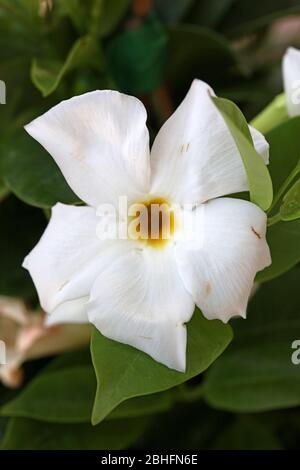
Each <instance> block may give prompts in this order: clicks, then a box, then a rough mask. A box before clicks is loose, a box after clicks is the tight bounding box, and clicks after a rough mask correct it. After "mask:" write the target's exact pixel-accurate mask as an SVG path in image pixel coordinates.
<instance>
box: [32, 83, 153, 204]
mask: <svg viewBox="0 0 300 470" xmlns="http://www.w3.org/2000/svg"><path fill="white" fill-rule="evenodd" d="M146 118H147V115H146V111H145V108H144V106H143V104H142V103H141V102H140V101H139V100H138V99H137V98H134V97H132V96H128V95H124V94H122V93H119V92H117V91H108V90H104V91H100V90H97V91H94V92H91V93H86V94H84V95H81V96H76V97H74V98H71V99H70V100H67V101H62V102H61V103H60V104H58V105H57V106H54V107H53V108H52V109H50V111H48V112H46V113H45V114H43V115H42V116H40V117H39V118H37V119H35V120H34V121H32V122H31V123H30V124H28V125H27V126H26V127H25V129H26V130H27V132H28V133H29V134H30V135H31V136H32V137H34V138H35V139H36V140H37V141H38V142H40V144H42V145H43V147H45V149H46V150H47V151H48V152H49V153H50V154H51V155H52V157H53V158H54V160H55V161H56V163H57V164H58V166H59V168H60V169H61V171H62V173H63V175H64V176H65V178H66V180H67V182H68V184H69V185H70V186H71V188H72V189H73V191H74V192H75V193H76V194H77V195H78V196H79V197H80V198H81V199H82V200H83V201H85V202H86V203H88V204H89V205H91V206H94V207H97V206H98V205H99V204H101V203H113V204H116V199H117V197H118V196H119V195H122V196H123V195H124V196H125V195H126V196H129V197H136V195H137V194H138V195H139V194H140V193H141V192H142V193H143V192H144V191H147V189H148V186H149V178H150V164H149V134H148V130H147V128H146V125H145V123H146Z"/></svg>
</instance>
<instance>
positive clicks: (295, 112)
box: [282, 47, 300, 116]
mask: <svg viewBox="0 0 300 470" xmlns="http://www.w3.org/2000/svg"><path fill="white" fill-rule="evenodd" d="M282 73H283V82H284V90H285V94H286V104H287V108H288V113H289V115H290V116H299V115H300V51H299V50H298V49H295V48H294V47H289V48H288V50H287V52H286V53H285V55H284V57H283V61H282Z"/></svg>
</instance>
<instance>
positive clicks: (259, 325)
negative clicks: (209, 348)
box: [204, 268, 300, 412]
mask: <svg viewBox="0 0 300 470" xmlns="http://www.w3.org/2000/svg"><path fill="white" fill-rule="evenodd" d="M299 279H300V270H299V269H297V268H296V269H294V270H292V271H290V272H289V273H287V274H285V275H284V276H283V277H281V278H280V279H276V280H274V281H272V282H268V283H266V284H264V285H263V286H261V287H260V290H259V291H258V293H257V294H256V295H255V296H254V298H253V300H252V302H251V303H250V305H249V308H248V314H247V316H248V318H247V321H244V320H236V321H235V322H234V323H232V326H233V329H234V342H233V343H232V345H231V346H230V347H229V348H228V350H227V351H226V352H225V353H224V354H223V355H222V357H220V358H219V359H218V361H216V363H215V364H214V365H213V366H212V368H211V369H210V371H209V372H208V374H207V376H206V380H205V384H204V398H205V400H206V401H207V402H208V403H209V404H210V405H211V406H213V407H215V408H218V409H223V410H228V411H234V412H254V411H255V412H256V411H267V410H273V409H278V408H287V407H291V406H299V405H300V374H299V366H297V365H294V364H293V363H292V354H293V352H294V349H292V343H293V341H294V340H295V339H299V337H298V336H299V331H300V317H299V304H300V290H299Z"/></svg>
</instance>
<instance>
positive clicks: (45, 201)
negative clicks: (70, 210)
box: [0, 130, 79, 208]
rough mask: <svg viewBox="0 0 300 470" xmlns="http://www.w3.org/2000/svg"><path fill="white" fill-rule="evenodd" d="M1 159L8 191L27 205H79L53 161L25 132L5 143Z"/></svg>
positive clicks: (3, 143)
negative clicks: (58, 203)
mask: <svg viewBox="0 0 300 470" xmlns="http://www.w3.org/2000/svg"><path fill="white" fill-rule="evenodd" d="M0 157H1V172H2V177H3V178H4V181H5V183H6V185H7V187H8V188H9V189H10V190H11V191H12V192H13V193H14V194H15V195H16V196H18V197H19V198H20V199H22V200H23V201H24V202H26V203H27V204H30V205H32V206H36V207H42V208H49V207H52V206H54V205H55V204H56V203H57V202H62V203H65V204H74V203H77V202H79V200H78V198H77V196H75V194H74V193H73V191H72V190H71V189H70V188H69V186H68V185H67V183H66V181H65V179H64V177H63V176H62V174H61V172H60V170H59V168H58V167H57V165H56V163H55V162H54V160H53V159H52V157H51V156H50V155H49V154H48V152H46V150H44V149H43V147H42V146H41V145H40V144H38V143H37V142H36V141H35V140H34V139H33V138H32V137H30V136H29V135H27V133H26V132H25V131H23V130H20V131H19V132H18V133H16V134H15V135H12V136H9V137H8V138H6V140H5V141H4V142H2V143H1V155H0Z"/></svg>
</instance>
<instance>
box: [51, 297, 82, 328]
mask: <svg viewBox="0 0 300 470" xmlns="http://www.w3.org/2000/svg"><path fill="white" fill-rule="evenodd" d="M88 300H89V297H88V296H86V297H80V298H79V299H73V300H67V301H65V302H62V303H61V304H59V305H58V306H57V307H56V308H55V309H54V310H53V311H52V312H51V314H50V315H47V318H46V321H45V324H46V326H53V325H59V324H65V323H74V324H76V323H88V321H89V320H88V317H87V313H86V310H87V302H88Z"/></svg>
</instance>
